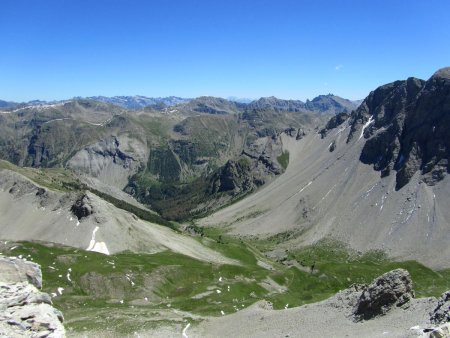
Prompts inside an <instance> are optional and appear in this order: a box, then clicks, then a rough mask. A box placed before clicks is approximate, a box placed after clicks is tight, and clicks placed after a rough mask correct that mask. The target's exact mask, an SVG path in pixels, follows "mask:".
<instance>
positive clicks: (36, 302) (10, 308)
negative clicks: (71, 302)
mask: <svg viewBox="0 0 450 338" xmlns="http://www.w3.org/2000/svg"><path fill="white" fill-rule="evenodd" d="M41 287H42V274H41V270H40V267H39V265H37V264H35V263H31V262H26V261H23V260H22V259H19V258H7V257H3V256H0V336H5V337H40V338H45V337H49V338H50V337H53V338H60V337H64V336H65V330H64V326H63V324H62V322H63V320H64V318H63V315H62V313H61V312H60V311H58V310H57V309H55V308H54V307H53V306H52V300H51V298H50V296H49V295H48V294H47V293H43V292H41V291H39V290H38V288H41Z"/></svg>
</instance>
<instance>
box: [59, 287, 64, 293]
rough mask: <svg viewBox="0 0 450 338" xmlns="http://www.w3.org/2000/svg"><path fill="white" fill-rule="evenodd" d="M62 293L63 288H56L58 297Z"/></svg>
mask: <svg viewBox="0 0 450 338" xmlns="http://www.w3.org/2000/svg"><path fill="white" fill-rule="evenodd" d="M63 291H64V288H61V287H59V288H58V293H59V294H60V295H62V293H63Z"/></svg>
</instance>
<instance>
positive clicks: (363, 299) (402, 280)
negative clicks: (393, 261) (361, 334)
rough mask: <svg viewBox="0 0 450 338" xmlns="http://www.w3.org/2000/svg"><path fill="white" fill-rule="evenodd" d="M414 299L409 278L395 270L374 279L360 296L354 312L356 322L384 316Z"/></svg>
mask: <svg viewBox="0 0 450 338" xmlns="http://www.w3.org/2000/svg"><path fill="white" fill-rule="evenodd" d="M412 298H414V292H413V290H412V281H411V276H410V275H409V273H408V271H406V270H404V269H396V270H393V271H390V272H388V273H385V274H384V275H382V276H380V277H378V278H377V279H375V280H374V281H373V282H372V284H370V285H369V286H368V287H367V288H366V289H365V290H364V291H363V292H362V294H361V296H360V298H359V300H358V302H357V305H356V307H355V310H354V313H353V314H354V318H355V319H356V320H367V319H371V318H374V317H376V316H379V315H384V314H386V313H387V312H388V311H389V310H390V309H391V308H393V307H394V306H397V307H398V306H402V305H403V304H405V303H407V302H409V300H411V299H412Z"/></svg>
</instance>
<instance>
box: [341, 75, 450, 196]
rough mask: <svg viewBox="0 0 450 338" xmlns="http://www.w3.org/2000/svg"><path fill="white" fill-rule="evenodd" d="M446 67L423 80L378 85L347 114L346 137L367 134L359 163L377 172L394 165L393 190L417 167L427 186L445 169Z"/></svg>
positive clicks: (448, 141) (449, 85)
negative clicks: (349, 124) (394, 181)
mask: <svg viewBox="0 0 450 338" xmlns="http://www.w3.org/2000/svg"><path fill="white" fill-rule="evenodd" d="M449 72H450V68H445V69H442V70H440V71H438V72H436V73H435V74H434V75H433V76H432V77H431V78H430V79H429V80H428V81H426V82H425V81H423V80H419V79H415V78H409V79H407V80H406V81H396V82H393V83H390V84H387V85H384V86H382V87H379V88H378V89H376V90H375V91H373V92H371V93H370V95H369V96H368V97H367V98H366V99H365V100H364V102H363V103H362V104H361V105H360V107H359V108H358V109H357V110H355V111H354V112H353V113H352V115H351V117H350V123H351V131H350V134H349V136H348V139H347V142H350V141H351V140H352V139H354V138H355V137H357V134H359V133H361V135H360V138H362V137H364V139H367V140H366V142H365V145H364V147H363V149H362V152H361V156H360V160H361V162H363V163H365V164H371V165H373V168H374V169H375V170H378V171H380V172H381V175H382V176H387V175H389V174H390V173H391V171H392V170H395V171H396V189H400V188H402V187H403V186H404V185H406V184H407V183H408V182H409V181H410V179H411V178H412V176H413V175H414V174H415V173H416V172H417V171H420V173H421V175H422V179H423V180H424V181H425V182H426V183H427V184H429V185H433V184H435V183H436V182H438V181H440V180H442V179H443V178H444V176H445V175H446V174H447V173H448V172H450V166H449V159H450V130H449V129H448V126H449V125H450V78H449V77H448V76H447V74H448V73H449ZM372 121H373V122H372ZM361 125H364V127H363V130H362V131H360V130H361Z"/></svg>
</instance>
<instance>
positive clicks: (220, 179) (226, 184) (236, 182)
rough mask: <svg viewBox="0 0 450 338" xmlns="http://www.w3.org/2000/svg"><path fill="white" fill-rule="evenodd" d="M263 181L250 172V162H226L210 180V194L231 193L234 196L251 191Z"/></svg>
mask: <svg viewBox="0 0 450 338" xmlns="http://www.w3.org/2000/svg"><path fill="white" fill-rule="evenodd" d="M263 183H264V181H260V180H258V179H256V178H255V177H254V176H253V175H252V172H251V168H250V161H245V160H241V161H232V160H230V161H228V162H227V163H226V164H225V166H224V167H223V168H221V169H220V170H219V171H218V172H217V173H216V174H215V175H214V176H213V177H212V179H211V184H212V193H217V192H232V193H233V194H234V195H237V194H240V193H244V192H248V191H251V190H252V189H254V188H256V187H257V186H260V185H262V184H263Z"/></svg>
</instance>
